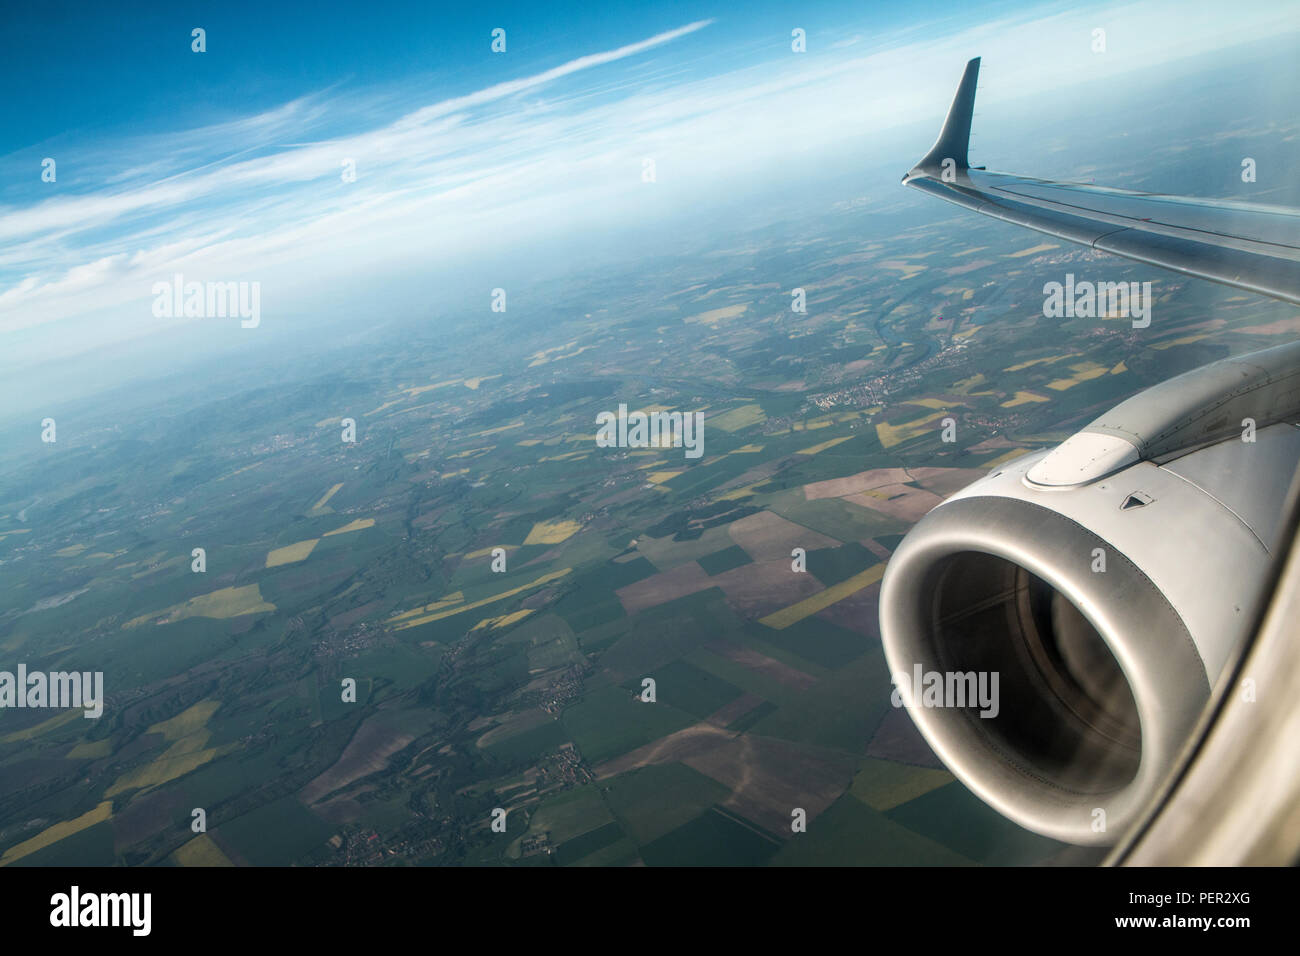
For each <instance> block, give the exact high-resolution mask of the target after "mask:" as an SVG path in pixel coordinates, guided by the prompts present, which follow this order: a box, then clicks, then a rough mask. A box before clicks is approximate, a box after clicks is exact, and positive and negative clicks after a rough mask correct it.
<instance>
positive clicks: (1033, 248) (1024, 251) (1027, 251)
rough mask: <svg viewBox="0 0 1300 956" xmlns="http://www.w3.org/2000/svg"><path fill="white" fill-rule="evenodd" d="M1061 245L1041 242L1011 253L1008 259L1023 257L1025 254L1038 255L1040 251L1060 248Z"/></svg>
mask: <svg viewBox="0 0 1300 956" xmlns="http://www.w3.org/2000/svg"><path fill="white" fill-rule="evenodd" d="M1059 248H1061V247H1060V246H1058V245H1056V244H1055V243H1051V242H1044V243H1040V244H1039V245H1036V246H1030V247H1029V248H1028V249H1021V250H1020V251H1019V252H1013V253H1010V254H1009V255H1008V256H1007V258H1008V259H1023V258H1024V257H1025V256H1036V255H1038V253H1040V252H1047V251H1048V250H1049V249H1059Z"/></svg>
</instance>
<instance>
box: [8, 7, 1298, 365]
mask: <svg viewBox="0 0 1300 956" xmlns="http://www.w3.org/2000/svg"><path fill="white" fill-rule="evenodd" d="M3 17H4V19H5V22H4V24H3V25H4V29H3V31H0V36H2V37H3V39H0V44H2V45H0V62H2V63H3V64H4V65H3V68H2V69H3V71H4V77H5V82H6V86H7V87H8V88H9V89H10V90H11V92H12V94H13V95H11V96H9V97H6V98H5V100H4V103H3V106H0V137H2V138H0V341H4V340H5V338H6V337H7V336H17V338H18V340H19V341H21V342H22V343H23V344H24V347H26V346H29V345H30V344H31V343H32V342H33V341H35V340H36V339H40V340H41V342H42V343H43V346H42V347H43V349H44V352H43V353H42V354H49V355H55V354H60V353H64V352H66V353H73V352H76V351H79V350H83V351H84V350H85V349H88V348H94V347H97V346H98V345H99V344H101V343H106V342H112V341H121V340H129V339H131V338H133V337H137V338H138V337H142V336H152V335H155V334H158V333H165V332H169V331H175V330H176V329H177V328H178V327H179V326H178V325H177V323H176V322H174V321H173V322H171V323H170V324H169V323H168V322H167V321H160V320H158V319H156V318H154V317H153V316H152V315H151V313H150V308H149V307H150V303H151V298H152V296H151V291H150V290H151V288H152V285H153V283H154V282H155V281H157V280H160V279H170V277H171V276H172V275H173V274H174V273H176V272H181V273H183V274H185V276H186V277H187V279H200V280H215V281H230V280H250V281H259V282H261V283H262V286H263V293H262V296H263V315H264V321H271V322H274V321H275V317H276V310H277V309H279V310H281V312H287V311H289V310H290V309H291V308H292V306H293V305H294V304H295V303H297V304H301V303H303V302H306V301H308V300H311V301H314V302H320V301H328V300H329V299H330V297H331V295H332V294H333V291H335V290H340V291H348V290H350V291H352V292H354V293H355V292H356V291H357V290H358V289H364V287H365V286H366V284H367V283H368V282H373V281H374V277H375V276H376V275H378V274H379V273H380V272H381V271H383V272H389V273H394V274H396V273H398V272H401V271H402V270H405V271H406V273H407V274H408V275H410V276H417V277H418V276H419V275H421V274H422V273H423V274H427V271H428V266H429V264H430V263H442V264H447V263H451V262H454V261H455V260H456V259H457V257H460V258H467V257H468V258H472V257H475V256H481V255H486V254H487V253H488V252H490V251H491V250H494V249H495V250H498V251H499V250H500V249H501V248H503V247H504V246H506V245H523V246H526V245H527V244H528V243H530V242H532V243H554V242H555V241H556V240H557V239H560V238H563V237H564V236H566V235H570V234H574V233H575V232H577V231H580V230H582V229H586V228H591V227H592V226H593V224H599V223H601V222H623V223H628V222H639V221H642V220H648V219H652V218H653V219H658V220H663V219H664V218H669V219H671V217H672V216H673V215H675V214H676V213H677V212H679V211H681V210H685V209H688V208H692V207H693V206H695V205H697V204H698V203H699V202H701V201H705V200H708V199H710V198H712V197H716V196H717V195H718V194H719V193H720V192H724V191H726V190H729V189H737V188H739V187H740V186H742V185H744V184H746V183H749V184H753V183H758V182H766V181H770V180H772V179H773V178H776V179H778V180H779V174H780V171H781V169H782V167H783V165H785V164H788V163H789V162H790V161H791V160H792V159H793V158H795V157H804V158H806V157H808V156H813V157H818V156H823V155H824V156H826V157H827V158H828V161H830V160H832V159H833V160H834V161H835V162H836V163H838V164H841V165H842V164H843V163H845V162H848V161H851V160H852V159H853V157H852V156H846V155H845V150H844V144H845V142H846V138H852V139H853V140H854V141H855V142H857V141H860V139H861V137H862V135H863V133H864V131H870V132H871V133H873V134H874V133H878V134H879V135H880V137H881V140H882V141H883V140H885V139H887V138H888V137H890V136H892V135H895V134H896V131H897V130H898V129H899V128H900V127H903V126H906V125H908V124H915V123H919V122H924V123H926V124H929V125H932V126H933V127H934V128H935V129H937V127H938V122H939V121H940V119H941V118H942V115H943V112H944V110H945V109H946V106H947V103H948V100H949V98H950V96H951V92H952V89H953V86H954V84H955V81H956V78H957V77H958V76H959V75H960V70H961V66H962V64H963V63H964V62H965V60H966V59H967V58H968V57H969V56H973V55H983V56H984V58H985V59H984V63H985V71H984V75H983V76H982V83H981V92H980V98H981V99H980V103H981V106H982V107H985V108H987V107H989V106H996V105H997V104H998V103H1005V102H1007V101H1010V100H1015V99H1018V98H1023V97H1026V96H1029V95H1041V94H1044V93H1046V92H1050V91H1052V90H1070V89H1074V88H1076V87H1078V86H1079V85H1080V84H1086V83H1089V82H1094V81H1096V80H1098V79H1114V78H1119V77H1123V76H1124V75H1125V73H1127V72H1130V71H1135V70H1140V69H1144V68H1147V67H1151V66H1153V65H1159V64H1161V63H1163V62H1173V61H1177V60H1179V59H1182V58H1186V57H1191V56H1195V55H1199V54H1204V53H1206V52H1208V51H1213V50H1218V49H1225V50H1227V49H1230V48H1232V47H1233V46H1234V45H1235V44H1240V43H1246V42H1250V41H1252V40H1258V39H1260V38H1265V37H1276V36H1279V35H1284V34H1286V33H1295V32H1296V31H1297V29H1300V16H1298V15H1297V13H1296V11H1295V8H1294V7H1293V6H1292V5H1290V4H1279V3H1268V2H1254V3H1252V2H1245V3H1235V4H1233V5H1231V7H1230V8H1229V7H1226V6H1225V5H1224V4H1221V3H1208V2H1174V0H1152V2H1136V3H1114V4H1105V5H1096V6H1094V7H1092V8H1091V9H1089V10H1087V11H1086V12H1078V11H1077V10H1075V9H1074V7H1073V5H1072V4H1068V3H1050V4H1040V3H1006V2H1002V3H984V4H981V3H957V4H954V3H951V2H937V3H919V4H917V3H907V4H899V3H865V4H864V3H861V2H858V3H824V4H818V3H767V2H761V3H746V4H743V5H740V4H725V3H654V4H630V3H629V4H618V5H590V4H586V3H560V4H537V3H528V4H523V3H520V4H492V5H457V6H456V7H455V8H454V9H441V8H440V6H439V5H437V4H432V3H427V2H426V3H403V2H397V3H387V4H374V5H359V4H355V3H311V4H302V5H293V6H286V5H282V4H273V3H266V2H262V3H258V4H199V3H188V4H187V3H167V4H139V5H134V4H123V5H108V4H85V3H81V4H75V5H73V4H39V5H28V6H21V7H20V6H15V5H9V6H7V7H6V9H5V12H4V13H3ZM195 26H202V27H203V28H204V29H206V31H207V52H206V53H202V54H196V53H193V52H191V50H190V30H191V28H192V27H195ZM494 27H502V28H504V29H505V30H506V31H507V52H506V53H505V54H493V53H492V52H491V50H490V42H491V37H490V33H491V30H492V29H493V28H494ZM794 27H801V28H803V29H804V30H806V31H807V37H808V52H807V53H804V54H794V53H792V51H791V49H790V31H791V29H792V28H794ZM1095 27H1102V28H1104V29H1106V31H1107V39H1108V51H1107V53H1106V54H1105V55H1104V56H1097V55H1096V54H1094V53H1093V52H1092V51H1091V50H1090V39H1091V31H1092V29H1093V28H1095ZM45 157H51V158H53V159H55V161H56V162H57V164H58V165H57V181H56V182H54V183H45V182H42V181H41V179H40V163H41V160H42V159H43V158H45ZM647 158H651V159H654V161H655V162H656V165H657V182H656V183H655V184H654V185H653V186H652V187H647V186H646V185H645V184H644V183H642V181H641V172H642V168H643V163H644V161H645V160H646V159H647ZM913 158H914V157H912V156H907V157H904V158H901V159H900V160H899V161H898V164H899V169H900V171H901V170H902V169H904V168H905V163H906V162H907V161H910V160H911V159H913ZM347 160H353V161H355V163H356V169H357V179H356V181H355V182H352V183H346V182H343V181H342V178H341V176H340V169H341V164H342V163H343V162H344V161H347ZM1024 171H1028V172H1034V171H1036V170H1024ZM790 188H795V187H790ZM502 284H505V282H504V281H503V283H502ZM372 301H373V302H374V305H375V307H376V308H383V307H384V302H383V301H382V299H376V300H372ZM239 332H240V330H239V328H238V326H237V324H235V325H232V327H231V330H230V334H239ZM245 334H247V330H246V331H245ZM33 354H35V353H33Z"/></svg>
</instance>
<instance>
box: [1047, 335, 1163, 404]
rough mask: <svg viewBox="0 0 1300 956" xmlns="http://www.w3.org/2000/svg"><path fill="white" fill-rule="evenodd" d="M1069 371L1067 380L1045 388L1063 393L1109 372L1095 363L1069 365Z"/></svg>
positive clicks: (1063, 379) (1050, 383)
mask: <svg viewBox="0 0 1300 956" xmlns="http://www.w3.org/2000/svg"><path fill="white" fill-rule="evenodd" d="M1171 344H1172V343H1171ZM1070 370H1071V371H1072V372H1074V374H1073V375H1071V376H1070V377H1069V378H1058V379H1057V380H1056V381H1054V382H1048V383H1047V387H1048V388H1050V389H1053V390H1055V391H1058V392H1064V391H1065V390H1066V389H1067V388H1074V386H1076V385H1078V384H1079V383H1080V382H1087V381H1089V380H1091V379H1094V378H1098V377H1100V376H1102V375H1105V374H1106V373H1107V372H1109V371H1110V369H1108V368H1107V367H1106V366H1105V365H1098V364H1097V363H1096V362H1080V363H1079V364H1078V365H1071V366H1070Z"/></svg>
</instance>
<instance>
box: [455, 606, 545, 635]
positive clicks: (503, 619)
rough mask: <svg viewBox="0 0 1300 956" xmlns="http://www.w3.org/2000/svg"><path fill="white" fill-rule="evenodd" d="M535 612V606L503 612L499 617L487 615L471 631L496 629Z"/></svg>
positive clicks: (507, 625)
mask: <svg viewBox="0 0 1300 956" xmlns="http://www.w3.org/2000/svg"><path fill="white" fill-rule="evenodd" d="M532 613H533V608H530V607H526V608H521V609H520V610H518V611H511V612H510V613H509V614H501V615H498V616H497V617H485V618H483V620H481V621H479V622H478V623H477V624H475V625H474V626H473V627H471V628H470V630H471V631H495V630H496V629H497V628H500V627H509V626H510V625H511V624H514V623H515V622H516V621H522V620H523V619H524V618H526V617H527V616H528V615H530V614H532Z"/></svg>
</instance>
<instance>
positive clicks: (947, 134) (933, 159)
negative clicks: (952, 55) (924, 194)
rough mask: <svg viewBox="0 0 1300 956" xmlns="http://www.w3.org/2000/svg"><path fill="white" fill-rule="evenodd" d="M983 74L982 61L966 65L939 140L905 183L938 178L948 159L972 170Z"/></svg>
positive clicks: (914, 167) (907, 176) (975, 60)
mask: <svg viewBox="0 0 1300 956" xmlns="http://www.w3.org/2000/svg"><path fill="white" fill-rule="evenodd" d="M979 75H980V58H979V57H975V59H973V60H971V61H970V62H969V63H967V64H966V72H965V73H963V74H962V78H961V84H960V85H959V86H958V87H957V95H956V96H954V97H953V98H952V106H950V107H948V118H947V119H946V120H944V122H943V130H942V132H940V133H939V138H938V140H936V141H935V144H934V145H933V146H932V147H930V151H929V152H928V153H926V154H925V157H924V158H923V159H922V160H921V161H920V162H918V163H917V164H916V165H915V166H913V167H912V169H911V171H910V172H908V174H907V175H906V176H904V177H903V182H907V181H908V180H909V179H911V178H912V177H913V176H916V175H918V174H929V175H932V176H933V175H938V174H939V173H940V172H941V170H942V168H943V161H944V160H945V159H951V160H952V161H953V164H954V165H955V167H956V168H957V169H969V168H970V166H969V164H968V163H967V161H966V152H967V149H968V147H969V146H970V118H971V113H973V112H974V110H975V84H976V82H977V81H978V80H979Z"/></svg>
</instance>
